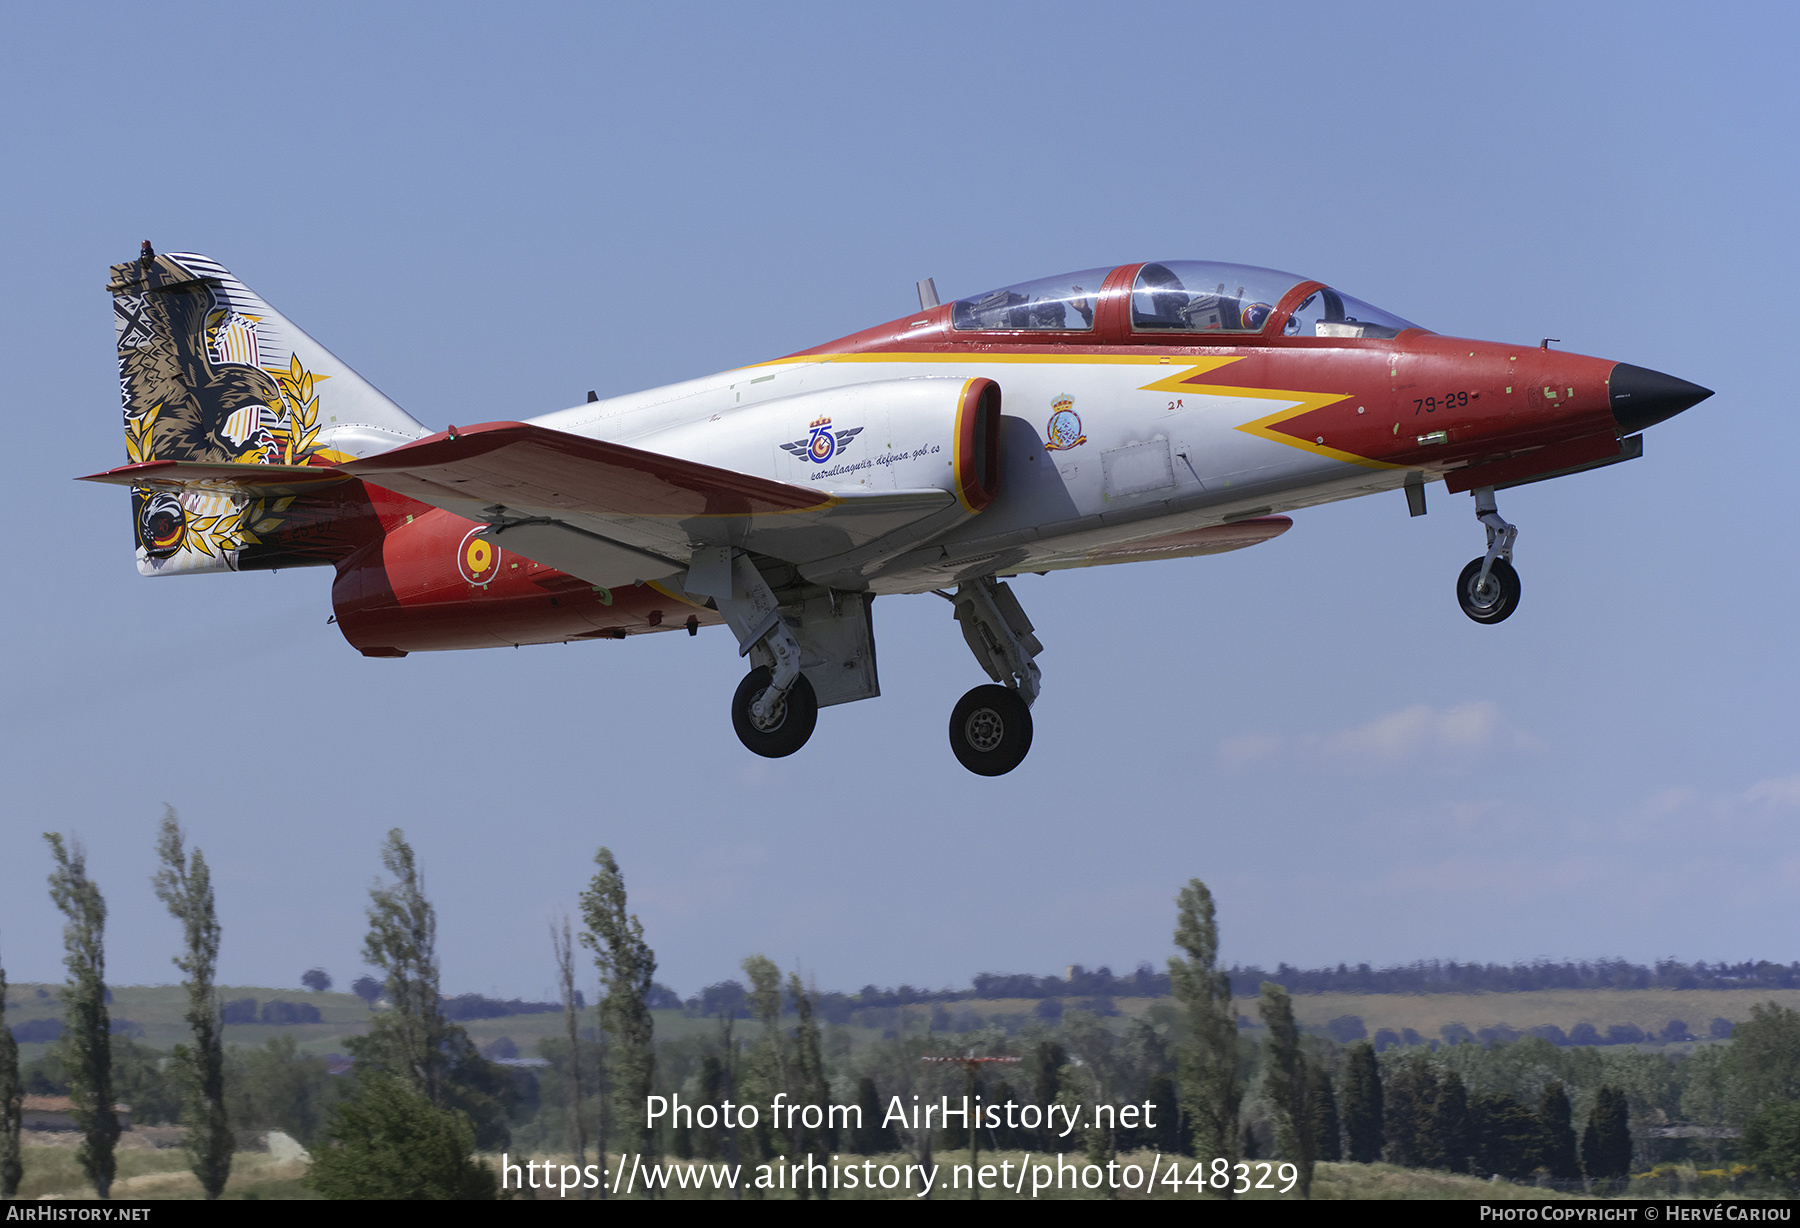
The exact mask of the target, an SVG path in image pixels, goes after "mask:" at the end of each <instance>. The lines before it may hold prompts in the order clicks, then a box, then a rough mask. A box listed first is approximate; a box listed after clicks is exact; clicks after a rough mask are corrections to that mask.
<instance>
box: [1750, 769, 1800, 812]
mask: <svg viewBox="0 0 1800 1228" xmlns="http://www.w3.org/2000/svg"><path fill="white" fill-rule="evenodd" d="M1744 800H1745V801H1746V802H1749V803H1750V804H1751V805H1753V806H1755V805H1765V806H1779V807H1782V808H1784V809H1786V808H1800V773H1796V774H1795V775H1793V776H1776V777H1773V778H1771V779H1769V780H1759V781H1757V782H1756V783H1755V784H1753V785H1751V786H1750V787H1749V788H1748V789H1745V790H1744Z"/></svg>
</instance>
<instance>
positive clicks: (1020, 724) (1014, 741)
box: [950, 686, 1031, 776]
mask: <svg viewBox="0 0 1800 1228" xmlns="http://www.w3.org/2000/svg"><path fill="white" fill-rule="evenodd" d="M950 749H951V750H953V751H955V752H956V758H957V762H959V763H961V764H962V765H963V766H964V767H966V768H968V769H969V770H970V771H971V772H973V773H975V774H976V775H977V776H1004V775H1006V774H1007V773H1008V772H1010V771H1012V770H1013V769H1014V768H1016V767H1018V766H1019V765H1020V764H1021V763H1023V762H1025V753H1026V752H1027V751H1029V750H1030V749H1031V709H1030V708H1027V707H1026V706H1025V701H1024V700H1023V699H1020V698H1019V693H1018V692H1017V691H1012V690H1008V689H1007V688H1006V687H1003V686H978V687H976V688H975V689H974V690H973V691H970V692H969V693H968V694H967V695H964V696H963V697H962V698H961V699H959V700H957V701H956V707H955V708H954V709H952V710H951V712H950Z"/></svg>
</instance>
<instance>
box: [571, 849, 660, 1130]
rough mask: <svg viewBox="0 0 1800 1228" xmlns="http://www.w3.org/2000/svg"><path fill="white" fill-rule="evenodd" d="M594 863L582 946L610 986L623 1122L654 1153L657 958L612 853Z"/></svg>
mask: <svg viewBox="0 0 1800 1228" xmlns="http://www.w3.org/2000/svg"><path fill="white" fill-rule="evenodd" d="M594 864H595V865H596V866H598V867H599V869H598V870H597V871H596V872H595V874H594V878H593V881H592V882H591V883H590V884H589V886H588V889H587V890H586V891H584V892H582V893H581V914H582V918H583V919H584V920H585V921H586V922H587V928H586V929H585V930H583V931H582V933H581V942H582V945H583V946H585V947H587V948H588V949H589V950H591V951H593V953H594V963H595V965H596V966H597V967H598V968H599V970H600V982H601V984H602V985H604V986H605V988H606V997H605V998H604V999H602V1001H601V1003H600V1023H601V1026H602V1027H604V1028H605V1029H606V1031H608V1032H609V1033H611V1034H612V1036H613V1039H614V1040H616V1041H617V1042H618V1053H617V1056H616V1057H615V1058H614V1059H613V1068H614V1070H615V1071H616V1072H617V1080H616V1083H615V1086H616V1087H617V1088H618V1090H619V1092H620V1097H619V1099H620V1101H621V1103H620V1105H619V1111H618V1116H619V1119H620V1124H621V1125H622V1126H623V1127H624V1130H625V1137H626V1139H627V1140H628V1141H629V1142H630V1143H631V1144H632V1145H633V1146H634V1147H635V1149H636V1150H638V1151H640V1152H642V1153H644V1154H645V1155H651V1154H654V1152H655V1137H654V1135H653V1134H652V1132H651V1130H650V1127H649V1123H648V1120H647V1119H646V1116H645V1101H647V1100H648V1099H649V1097H650V1092H651V1090H652V1088H653V1086H654V1085H655V1081H656V1050H655V1043H656V1020H655V1019H654V1018H653V1017H652V1016H651V1014H650V1006H649V999H650V987H651V984H652V978H653V977H654V976H655V975H656V955H655V953H654V952H652V951H651V950H650V946H649V944H648V943H646V942H645V941H644V927H643V924H642V923H641V922H639V921H638V919H637V917H635V916H633V915H631V914H629V913H627V912H626V910H625V909H626V900H625V879H624V878H623V877H622V876H621V875H620V874H619V863H618V862H616V861H614V860H613V855H612V850H611V849H607V848H602V849H600V851H599V852H597V853H595V854H594ZM601 1146H602V1148H604V1146H605V1143H604V1141H602V1144H601Z"/></svg>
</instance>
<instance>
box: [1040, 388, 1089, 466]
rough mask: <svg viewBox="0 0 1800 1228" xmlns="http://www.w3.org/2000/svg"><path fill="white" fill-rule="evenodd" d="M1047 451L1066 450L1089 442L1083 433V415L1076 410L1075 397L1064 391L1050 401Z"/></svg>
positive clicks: (1045, 446)
mask: <svg viewBox="0 0 1800 1228" xmlns="http://www.w3.org/2000/svg"><path fill="white" fill-rule="evenodd" d="M1044 435H1045V436H1046V439H1045V443H1044V450H1045V451H1046V452H1066V451H1068V450H1069V449H1070V448H1079V447H1080V446H1081V445H1082V444H1084V443H1086V442H1087V436H1086V435H1083V434H1082V433H1081V415H1080V414H1077V413H1076V412H1075V398H1074V397H1072V396H1070V395H1069V394H1068V393H1066V392H1065V393H1063V394H1062V395H1061V396H1059V397H1057V398H1056V400H1054V401H1052V402H1050V421H1049V422H1047V423H1045V424H1044Z"/></svg>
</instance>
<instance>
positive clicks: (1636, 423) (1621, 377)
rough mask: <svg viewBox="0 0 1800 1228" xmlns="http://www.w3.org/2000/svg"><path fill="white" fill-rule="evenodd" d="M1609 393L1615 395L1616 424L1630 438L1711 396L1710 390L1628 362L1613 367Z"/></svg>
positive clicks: (1613, 404) (1612, 396) (1613, 410)
mask: <svg viewBox="0 0 1800 1228" xmlns="http://www.w3.org/2000/svg"><path fill="white" fill-rule="evenodd" d="M1608 390H1609V391H1610V392H1611V394H1612V395H1611V398H1610V399H1611V401H1612V412H1613V421H1615V422H1617V423H1618V424H1619V430H1620V431H1622V432H1624V433H1625V434H1627V435H1631V434H1635V433H1636V432H1638V431H1641V430H1643V429H1644V428H1645V427H1647V426H1655V425H1656V424H1657V423H1658V422H1661V421H1663V420H1665V419H1667V418H1673V417H1674V416H1675V415H1676V414H1678V413H1680V412H1681V411H1682V410H1684V409H1687V408H1688V407H1689V406H1691V405H1698V404H1700V402H1702V401H1704V400H1705V399H1706V398H1707V397H1709V396H1711V395H1712V389H1710V388H1702V387H1701V386H1700V385H1699V384H1690V383H1688V382H1687V381H1686V380H1684V379H1676V378H1675V377H1674V376H1673V375H1664V374H1663V373H1662V372H1661V371H1651V370H1648V369H1647V368H1644V367H1634V366H1632V365H1631V364H1630V363H1628V362H1622V363H1620V364H1619V365H1618V366H1616V367H1614V368H1613V370H1612V379H1611V381H1609V383H1608Z"/></svg>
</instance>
